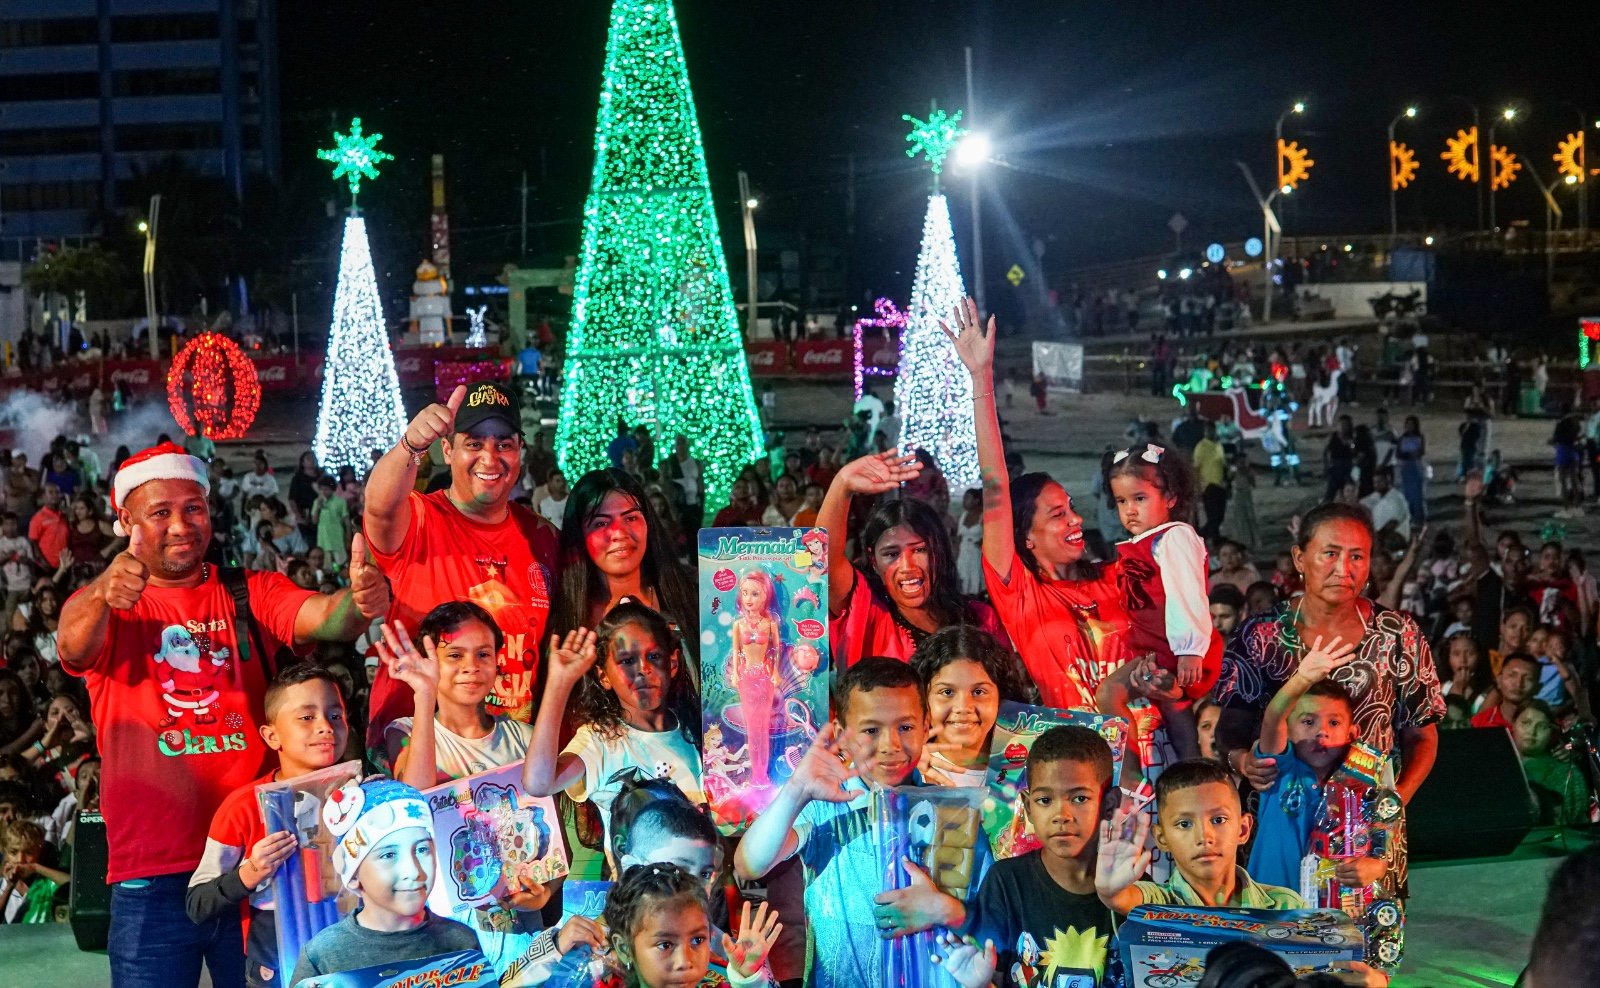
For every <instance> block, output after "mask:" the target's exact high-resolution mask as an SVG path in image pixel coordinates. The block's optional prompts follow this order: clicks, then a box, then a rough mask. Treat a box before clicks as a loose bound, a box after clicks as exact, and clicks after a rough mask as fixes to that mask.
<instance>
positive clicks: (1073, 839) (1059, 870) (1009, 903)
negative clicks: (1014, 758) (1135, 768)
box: [968, 726, 1115, 988]
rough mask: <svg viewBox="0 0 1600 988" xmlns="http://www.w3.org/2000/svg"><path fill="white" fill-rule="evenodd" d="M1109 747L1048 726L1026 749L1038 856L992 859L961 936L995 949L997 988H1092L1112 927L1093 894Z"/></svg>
mask: <svg viewBox="0 0 1600 988" xmlns="http://www.w3.org/2000/svg"><path fill="white" fill-rule="evenodd" d="M1110 786H1111V748H1110V746H1108V745H1107V744H1106V742H1105V741H1104V740H1103V739H1102V738H1101V737H1100V735H1098V734H1096V733H1095V732H1094V731H1091V730H1089V729H1088V728H1085V727H1074V726H1062V727H1052V728H1050V729H1049V730H1048V731H1045V732H1044V733H1043V734H1041V735H1039V737H1038V739H1037V740H1035V741H1034V743H1033V748H1032V750H1031V751H1030V752H1029V753H1028V788H1027V789H1026V790H1025V791H1024V792H1023V807H1024V811H1025V812H1026V813H1027V816H1028V823H1029V824H1030V825H1031V828H1032V830H1033V833H1034V835H1035V836H1037V837H1038V838H1039V842H1040V843H1041V844H1042V845H1043V847H1041V848H1040V849H1039V850H1037V851H1029V852H1028V853H1027V854H1023V855H1020V856H1018V857H1015V858H1007V859H1005V860H1004V861H996V862H995V863H994V864H993V865H992V866H991V867H990V868H989V873H988V875H986V876H985V877H984V880H983V885H982V887H980V888H979V889H978V899H977V902H976V904H975V905H974V906H973V908H972V916H971V918H970V919H969V921H968V930H969V931H970V932H971V933H973V934H974V935H975V936H976V938H977V940H978V942H980V943H981V942H983V941H985V940H988V941H992V942H993V943H994V944H995V945H996V946H998V948H999V955H1000V965H999V969H1000V972H1001V974H1002V975H1003V977H1002V978H1001V982H1000V983H1001V984H1002V985H1004V986H1008V988H1010V986H1015V988H1095V986H1097V985H1099V984H1100V981H1101V979H1102V978H1103V977H1104V976H1105V971H1106V958H1107V950H1108V948H1109V946H1110V943H1111V938H1112V934H1113V933H1114V930H1115V928H1114V927H1113V925H1112V916H1111V911H1110V910H1109V909H1107V908H1106V907H1105V904H1104V903H1102V902H1101V901H1100V898H1099V896H1098V895H1096V894H1095V885H1094V865H1095V851H1096V843H1097V842H1096V835H1097V832H1098V828H1099V825H1100V805H1101V800H1102V799H1103V798H1104V796H1105V794H1106V791H1107V790H1108V789H1109V788H1110Z"/></svg>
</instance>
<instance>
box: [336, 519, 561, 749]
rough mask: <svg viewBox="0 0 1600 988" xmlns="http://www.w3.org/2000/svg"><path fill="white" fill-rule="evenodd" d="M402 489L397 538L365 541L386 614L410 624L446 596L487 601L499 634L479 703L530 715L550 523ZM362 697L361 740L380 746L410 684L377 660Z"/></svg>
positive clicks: (551, 558) (412, 628)
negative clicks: (490, 687) (387, 543)
mask: <svg viewBox="0 0 1600 988" xmlns="http://www.w3.org/2000/svg"><path fill="white" fill-rule="evenodd" d="M407 496H408V497H410V499H411V525H410V527H409V528H407V529H406V533H405V535H404V536H402V537H401V539H400V546H399V548H398V549H396V550H395V551H394V552H379V551H377V550H376V549H373V550H372V557H373V558H374V559H376V560H377V562H378V568H379V569H381V570H383V573H384V575H385V576H387V577H388V578H389V586H390V587H392V588H393V591H394V602H393V604H392V605H391V606H390V608H389V617H388V620H389V621H390V622H393V621H403V622H405V626H406V630H407V631H408V632H410V633H412V634H415V633H416V631H417V626H418V625H419V624H421V623H422V618H423V617H424V616H425V615H426V614H427V613H428V612H429V611H431V610H433V609H434V608H435V607H436V606H438V605H439V604H443V603H446V602H448V601H452V600H470V601H472V602H473V603H474V604H477V605H478V606H480V607H482V608H483V609H484V610H486V611H488V612H489V616H490V617H492V618H494V620H495V624H497V625H499V626H500V631H501V632H502V633H503V634H504V635H505V647H504V648H502V649H501V650H500V655H499V667H500V675H499V676H498V677H497V678H496V679H495V684H494V692H493V693H491V694H489V698H488V707H489V712H490V713H494V714H506V715H509V716H511V717H514V718H516V719H517V720H520V721H523V722H525V723H526V722H531V721H532V720H533V684H534V682H535V681H536V679H535V676H534V673H535V672H536V671H537V670H538V667H539V656H540V655H541V654H542V649H543V647H544V642H543V640H542V639H543V636H544V629H545V622H546V620H547V619H548V618H549V616H550V601H551V598H552V596H553V594H554V590H555V565H556V529H555V526H554V525H551V524H550V523H549V522H548V521H545V520H544V519H543V518H541V517H539V516H538V515H537V514H535V513H534V512H533V511H531V510H530V509H529V508H527V507H526V506H525V505H521V504H517V503H516V502H512V503H511V504H509V505H507V508H508V511H507V514H506V517H505V518H504V519H503V520H501V521H500V522H498V523H496V524H492V525H491V524H484V523H482V522H478V521H474V520H473V519H471V518H469V517H468V516H466V515H464V514H462V513H461V511H460V510H459V509H458V508H456V506H455V505H454V504H452V503H450V496H449V492H448V491H435V492H434V493H432V494H418V493H416V492H412V493H411V494H409V495H407ZM367 705H368V720H367V747H368V748H370V749H372V750H373V751H375V752H378V751H382V750H383V745H384V740H383V732H384V729H385V728H387V727H388V726H389V725H390V724H391V723H393V722H394V720H395V718H397V717H409V716H411V712H412V710H413V706H414V703H413V700H412V697H411V688H410V687H409V686H407V685H406V684H405V683H402V682H400V681H399V680H396V679H392V678H390V676H389V670H388V669H386V668H384V667H383V666H379V667H378V676H377V679H375V680H374V681H373V683H372V694H371V696H370V698H369V699H368V701H367Z"/></svg>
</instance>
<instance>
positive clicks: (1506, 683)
mask: <svg viewBox="0 0 1600 988" xmlns="http://www.w3.org/2000/svg"><path fill="white" fill-rule="evenodd" d="M1539 674H1540V668H1539V660H1538V659H1536V658H1534V657H1533V656H1531V655H1529V654H1528V653H1527V652H1512V653H1511V654H1510V655H1508V656H1506V657H1505V658H1504V659H1503V660H1501V662H1500V674H1499V675H1497V676H1495V678H1494V685H1495V689H1496V690H1498V691H1499V693H1500V702H1499V703H1496V704H1494V705H1493V706H1488V705H1485V706H1484V708H1483V709H1482V710H1479V711H1478V712H1477V713H1476V714H1474V715H1473V717H1472V726H1473V727H1504V728H1506V729H1507V730H1509V729H1510V728H1511V725H1512V724H1514V723H1516V720H1517V714H1519V713H1521V712H1522V707H1523V705H1524V704H1526V703H1527V702H1528V701H1529V700H1531V699H1533V696H1534V694H1535V693H1537V692H1538V691H1539Z"/></svg>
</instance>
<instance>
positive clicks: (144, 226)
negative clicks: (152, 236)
mask: <svg viewBox="0 0 1600 988" xmlns="http://www.w3.org/2000/svg"><path fill="white" fill-rule="evenodd" d="M139 232H140V233H149V232H150V224H149V223H146V222H145V221H144V220H140V221H139Z"/></svg>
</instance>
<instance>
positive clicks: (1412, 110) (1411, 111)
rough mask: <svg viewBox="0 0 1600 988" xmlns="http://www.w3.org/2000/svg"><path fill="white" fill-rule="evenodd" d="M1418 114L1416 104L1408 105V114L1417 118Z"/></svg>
mask: <svg viewBox="0 0 1600 988" xmlns="http://www.w3.org/2000/svg"><path fill="white" fill-rule="evenodd" d="M1416 115H1417V108H1416V107H1414V106H1408V107H1406V116H1408V117H1411V118H1413V119H1415V118H1416Z"/></svg>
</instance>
